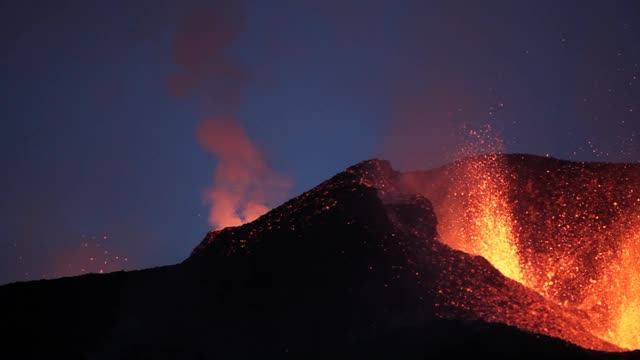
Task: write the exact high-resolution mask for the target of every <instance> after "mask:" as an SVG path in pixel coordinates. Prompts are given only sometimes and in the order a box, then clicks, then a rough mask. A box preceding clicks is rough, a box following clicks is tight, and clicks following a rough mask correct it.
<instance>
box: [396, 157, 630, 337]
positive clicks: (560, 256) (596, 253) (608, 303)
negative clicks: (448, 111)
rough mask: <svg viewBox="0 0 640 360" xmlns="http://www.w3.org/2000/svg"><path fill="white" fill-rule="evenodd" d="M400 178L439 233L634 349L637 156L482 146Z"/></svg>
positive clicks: (594, 332) (597, 331)
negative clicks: (628, 160) (429, 208)
mask: <svg viewBox="0 0 640 360" xmlns="http://www.w3.org/2000/svg"><path fill="white" fill-rule="evenodd" d="M404 180H405V182H406V184H407V185H408V186H409V187H411V188H412V189H413V190H414V191H417V192H420V193H422V194H423V195H425V196H427V197H428V198H430V199H431V200H432V202H433V205H434V209H435V211H436V215H437V216H438V220H439V228H438V232H439V234H440V240H441V241H442V242H444V243H446V244H447V245H449V246H451V247H453V248H455V249H458V250H461V251H465V252H467V253H470V254H474V255H480V256H482V257H484V258H485V259H487V260H488V261H489V262H490V263H491V264H492V265H494V267H495V268H497V269H498V270H499V271H500V272H502V273H503V274H504V275H505V276H507V277H509V278H511V279H513V280H515V281H518V282H520V283H521V284H523V285H524V286H527V287H528V288H530V289H532V290H534V291H536V292H537V293H539V294H540V295H542V296H543V297H544V298H546V299H547V300H549V301H551V302H553V303H555V304H557V305H559V306H560V308H562V309H565V310H566V311H567V313H572V314H581V315H580V316H581V319H582V320H581V321H582V326H583V327H584V328H585V329H586V330H585V331H588V332H589V333H591V334H592V335H594V336H596V337H598V338H601V339H603V340H605V341H607V342H609V343H611V344H614V345H617V346H618V347H620V348H624V349H640V165H633V164H612V163H578V162H571V161H561V160H556V159H553V158H546V157H537V156H525V155H499V154H489V155H479V156H473V157H468V158H465V159H463V160H459V161H456V162H454V163H452V164H449V165H447V166H444V167H442V168H439V169H434V170H431V171H427V172H414V173H409V174H407V176H405V179H404ZM532 316H533V315H532ZM565 340H567V341H570V342H571V341H573V342H575V339H572V338H570V336H569V335H567V336H566V337H565ZM581 345H582V346H585V344H584V343H583V344H581ZM587 347H590V348H592V349H597V350H606V349H603V348H601V347H600V346H599V345H597V344H593V345H591V346H589V344H587Z"/></svg>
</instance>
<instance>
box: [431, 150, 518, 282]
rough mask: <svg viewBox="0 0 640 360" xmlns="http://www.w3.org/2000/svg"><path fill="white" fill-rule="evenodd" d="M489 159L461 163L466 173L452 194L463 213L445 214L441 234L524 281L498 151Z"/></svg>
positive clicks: (450, 242) (506, 273)
mask: <svg viewBox="0 0 640 360" xmlns="http://www.w3.org/2000/svg"><path fill="white" fill-rule="evenodd" d="M488 160H489V161H475V162H468V163H465V164H462V166H464V167H465V170H464V173H465V174H466V177H465V179H464V181H462V182H459V183H458V184H456V186H455V187H454V189H453V194H452V196H453V197H454V198H456V199H455V200H454V202H455V203H457V205H456V206H455V209H456V211H457V210H458V209H460V208H461V209H462V211H463V214H464V216H445V217H443V218H442V219H443V220H442V225H441V227H440V229H439V230H440V234H441V235H442V239H443V241H444V242H445V243H447V244H448V245H450V246H452V247H454V248H457V249H459V250H462V251H465V252H467V253H470V254H474V255H480V256H483V257H484V258H486V259H487V260H489V262H490V263H491V264H493V266H495V267H496V269H498V270H500V272H502V273H503V274H504V275H505V276H507V277H509V278H511V279H513V280H516V281H519V282H521V283H524V282H525V281H524V275H523V273H522V267H521V265H520V258H519V255H518V248H517V247H516V245H515V242H514V241H513V239H514V233H513V230H512V229H513V220H512V218H511V212H510V209H509V208H508V203H507V201H506V200H507V199H508V198H507V196H508V195H507V193H506V191H507V189H508V188H507V187H505V184H506V181H505V179H503V178H502V176H500V172H499V168H498V165H499V164H498V162H497V160H496V156H495V155H490V158H489V159H488Z"/></svg>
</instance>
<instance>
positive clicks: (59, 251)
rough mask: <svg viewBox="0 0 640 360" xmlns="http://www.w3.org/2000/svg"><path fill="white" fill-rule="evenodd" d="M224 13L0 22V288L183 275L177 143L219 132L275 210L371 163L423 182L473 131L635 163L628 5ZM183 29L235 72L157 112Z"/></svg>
mask: <svg viewBox="0 0 640 360" xmlns="http://www.w3.org/2000/svg"><path fill="white" fill-rule="evenodd" d="M233 4H234V5H235V6H233V8H231V6H229V5H228V4H226V5H225V4H221V3H220V2H219V1H211V2H207V1H194V2H188V1H136V2H130V1H108V2H106V1H56V2H49V1H3V2H1V3H0V14H1V15H0V18H1V21H0V41H1V45H2V49H3V52H2V54H3V55H2V56H1V57H0V66H1V67H2V75H1V76H2V82H1V84H2V87H0V91H2V93H1V96H2V101H0V115H1V119H2V133H1V134H2V141H1V142H0V147H1V148H0V150H1V151H0V161H2V164H3V166H2V168H3V170H4V171H3V173H2V176H1V177H0V185H1V186H2V188H3V190H4V191H3V196H2V197H0V249H1V250H0V253H1V254H3V256H0V283H6V282H10V281H15V280H22V279H35V278H41V277H43V276H48V277H52V276H61V275H69V274H78V273H81V272H82V269H84V271H85V272H87V271H99V269H104V270H105V271H110V270H114V269H119V268H123V267H124V268H127V269H132V268H141V267H149V266H155V265H161V264H170V263H176V262H179V261H181V260H182V259H184V258H185V257H186V256H188V254H189V252H190V250H191V249H192V248H193V247H194V246H195V245H196V244H197V243H198V242H199V241H200V240H201V238H202V237H203V236H204V234H205V232H206V231H207V230H208V229H209V225H208V224H207V213H208V206H207V205H206V204H204V203H203V200H202V199H203V191H204V189H205V188H207V187H208V186H209V185H210V184H211V179H212V176H213V174H214V171H215V169H216V165H217V160H216V159H215V158H214V157H212V156H211V155H210V154H208V153H207V152H206V151H205V150H204V149H203V148H202V147H201V146H200V145H199V144H198V143H197V141H196V129H197V125H198V124H199V123H200V122H201V121H202V119H203V118H207V117H210V116H216V115H218V114H219V113H225V114H233V116H234V118H235V119H237V122H238V123H239V124H240V126H241V127H242V128H244V129H245V130H246V132H247V134H248V136H249V138H250V139H251V140H252V141H253V142H254V143H255V144H256V146H257V147H258V148H260V149H261V150H262V151H263V156H264V159H265V161H266V162H267V163H268V164H269V166H270V167H271V168H272V170H273V171H274V172H277V173H278V174H282V175H284V176H286V177H287V178H288V179H289V181H290V182H291V183H292V186H291V187H290V188H289V193H288V196H293V195H296V194H298V193H300V192H302V191H305V190H307V189H309V188H311V187H313V186H314V185H315V184H317V183H319V182H320V181H322V180H324V179H326V178H328V177H330V176H332V175H333V174H335V173H336V172H338V171H340V170H342V169H344V168H345V167H347V166H349V165H351V164H353V163H355V162H358V161H360V160H364V159H367V158H371V157H383V158H388V159H391V160H392V162H393V163H394V164H396V167H398V168H400V169H406V168H416V167H421V168H427V167H430V166H434V165H438V164H441V163H443V162H446V161H448V160H450V159H451V158H453V157H454V156H455V153H456V149H457V148H458V147H459V146H460V143H461V137H460V134H461V133H463V132H464V130H463V129H469V128H483V127H485V126H486V125H491V127H492V128H493V129H494V131H495V134H498V136H499V137H500V138H501V139H502V141H503V142H504V150H505V151H508V152H526V153H534V154H550V155H552V156H556V157H560V158H569V159H576V160H608V161H638V160H640V143H638V141H640V138H638V135H639V134H640V81H639V80H640V79H638V78H639V77H640V5H638V4H637V1H633V0H632V1H615V2H613V1H500V2H497V1H468V2H464V1H352V2H347V1H337V0H335V1H258V0H256V1H245V2H240V1H236V2H233ZM194 14H203V15H201V16H200V17H201V18H202V17H204V18H205V20H204V22H205V23H206V24H209V23H213V22H216V23H221V24H222V25H220V26H213V27H207V26H204V28H203V31H210V30H211V29H214V30H215V31H222V32H225V31H229V32H233V34H234V36H232V37H231V38H230V39H231V40H229V41H228V42H225V43H224V44H222V47H223V48H222V49H218V51H219V52H220V54H224V55H220V56H219V57H224V59H225V62H226V63H227V64H228V65H229V66H231V67H232V68H233V69H235V70H237V72H236V73H234V74H235V75H234V76H231V77H228V76H223V77H215V76H214V77H208V78H207V79H206V86H204V88H205V89H204V90H203V87H198V88H193V89H191V90H192V91H190V92H188V93H187V94H184V95H182V96H176V94H175V91H173V90H174V89H173V88H172V87H171V86H169V85H168V84H170V83H171V82H170V79H171V78H172V77H173V76H175V74H176V73H180V71H182V70H183V69H181V68H180V64H179V61H178V60H179V59H178V58H177V57H176V51H177V50H176V37H177V34H180V33H181V31H183V30H184V28H185V27H188V26H189V23H190V21H191V19H192V18H193V16H194ZM208 14H211V15H210V16H211V20H210V21H209V20H206V19H207V16H209V15H208ZM198 21H203V20H202V19H200V20H198ZM195 31H196V32H197V31H198V28H197V27H196V30H195ZM193 32H194V30H193V29H191V30H190V32H189V31H188V32H187V33H193ZM212 39H214V40H215V37H213V38H212ZM216 46H219V47H220V46H221V45H220V44H212V47H216ZM209 60H211V59H209ZM213 60H214V62H216V58H213ZM216 64H218V63H217V62H216ZM209 65H211V64H209ZM209 65H208V66H209ZM218 65H219V64H218ZM218 65H216V66H218ZM207 69H209V67H207ZM236 75H237V76H236ZM231 90H234V91H231ZM235 90H237V91H235ZM229 93H231V94H229ZM281 200H285V199H281ZM270 205H277V204H270ZM105 252H106V253H105ZM125 258H126V261H125ZM92 259H93V260H92ZM104 261H107V264H104Z"/></svg>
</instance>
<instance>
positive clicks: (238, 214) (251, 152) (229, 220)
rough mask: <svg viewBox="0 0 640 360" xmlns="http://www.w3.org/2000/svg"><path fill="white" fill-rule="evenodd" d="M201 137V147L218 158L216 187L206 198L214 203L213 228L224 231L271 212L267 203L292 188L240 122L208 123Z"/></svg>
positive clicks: (208, 121) (213, 187)
mask: <svg viewBox="0 0 640 360" xmlns="http://www.w3.org/2000/svg"><path fill="white" fill-rule="evenodd" d="M197 135H198V142H199V143H200V145H202V146H203V147H204V148H205V149H206V150H208V151H209V152H210V153H211V154H212V155H214V156H215V157H216V158H217V159H218V166H217V168H216V171H215V174H214V182H213V185H212V186H211V187H210V188H209V189H208V190H207V191H206V195H205V200H206V201H207V202H208V203H210V204H211V212H210V213H209V223H210V224H211V225H213V226H215V227H217V228H223V227H227V226H238V225H242V224H244V223H247V222H251V221H253V220H255V219H257V218H258V217H259V216H261V215H263V214H265V213H266V212H267V211H269V208H268V207H267V205H266V203H267V202H268V201H273V200H274V199H277V198H279V197H280V196H281V195H282V193H283V192H284V191H285V190H286V188H287V187H288V182H287V181H286V180H285V179H284V178H282V177H281V176H278V175H277V174H275V173H274V172H273V171H272V170H271V169H270V168H269V167H268V166H267V163H266V161H265V160H264V157H263V155H262V153H261V152H260V150H259V149H258V147H257V146H255V145H254V144H253V143H252V142H251V140H250V139H249V136H248V135H247V134H246V133H245V131H244V129H242V127H240V124H239V123H238V122H237V121H235V120H233V119H231V118H225V119H209V120H205V121H203V122H202V123H201V124H200V126H199V127H198V134H197Z"/></svg>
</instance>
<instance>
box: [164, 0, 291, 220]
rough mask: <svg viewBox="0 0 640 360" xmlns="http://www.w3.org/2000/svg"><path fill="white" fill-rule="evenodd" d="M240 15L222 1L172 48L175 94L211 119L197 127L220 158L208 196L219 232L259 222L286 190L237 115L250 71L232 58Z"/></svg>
mask: <svg viewBox="0 0 640 360" xmlns="http://www.w3.org/2000/svg"><path fill="white" fill-rule="evenodd" d="M240 10H241V9H239V7H238V2H232V1H218V2H215V6H207V7H198V8H196V9H194V11H193V12H192V13H191V14H190V15H189V16H187V17H185V19H184V22H183V23H182V25H181V26H180V27H179V29H178V31H177V33H176V36H175V38H174V44H173V45H174V51H175V54H174V55H175V63H176V65H177V66H178V68H179V71H178V72H177V73H176V74H174V76H172V77H171V78H170V80H169V89H170V91H171V92H172V93H173V94H174V95H176V96H186V95H191V96H195V97H196V98H198V100H200V101H201V105H202V106H203V108H204V110H205V112H206V114H207V116H206V117H205V118H206V120H203V121H202V122H201V123H200V124H199V126H198V128H197V139H198V143H199V144H200V145H201V146H202V147H203V148H205V149H206V150H207V151H208V152H210V153H211V154H212V155H213V156H215V157H216V158H217V159H218V164H217V168H216V170H215V174H214V180H213V184H212V185H211V186H210V187H209V188H207V189H206V191H205V201H206V202H207V203H209V204H210V205H211V211H210V214H209V223H210V225H212V226H214V227H218V228H220V227H225V226H237V225H241V224H243V223H245V222H249V221H252V220H254V219H256V218H257V217H259V216H260V215H262V214H264V213H265V212H267V211H268V210H269V208H268V206H267V204H268V203H269V202H270V201H274V200H276V199H277V198H279V196H278V195H279V194H280V193H283V195H284V192H285V191H284V190H285V189H286V188H287V181H285V180H284V179H283V178H282V177H281V176H278V175H277V174H275V173H274V172H273V171H272V170H271V169H270V168H269V167H268V166H267V163H266V161H265V159H264V156H263V154H262V152H261V151H260V149H259V148H258V147H257V146H255V145H254V144H253V143H252V141H251V140H250V139H249V137H248V136H247V134H246V133H245V131H244V129H243V128H242V125H241V124H240V121H239V120H238V117H237V115H235V114H237V113H238V111H239V106H240V104H241V102H242V94H243V90H244V89H245V87H246V83H247V79H248V78H249V76H248V72H247V70H246V68H244V67H243V66H242V65H241V64H240V63H239V62H238V61H237V60H235V59H234V58H233V56H232V55H230V54H229V50H230V48H231V47H232V46H233V45H234V44H235V42H236V41H237V38H238V35H239V34H240V33H241V31H242V30H243V26H244V18H243V17H242V12H241V11H240ZM220 113H224V114H226V115H224V116H220V115H218V114H220Z"/></svg>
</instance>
